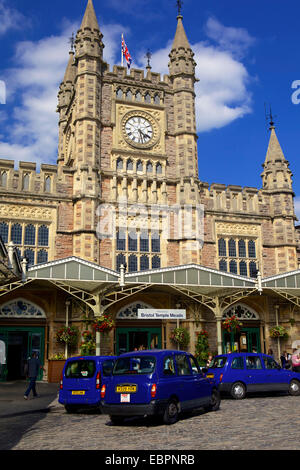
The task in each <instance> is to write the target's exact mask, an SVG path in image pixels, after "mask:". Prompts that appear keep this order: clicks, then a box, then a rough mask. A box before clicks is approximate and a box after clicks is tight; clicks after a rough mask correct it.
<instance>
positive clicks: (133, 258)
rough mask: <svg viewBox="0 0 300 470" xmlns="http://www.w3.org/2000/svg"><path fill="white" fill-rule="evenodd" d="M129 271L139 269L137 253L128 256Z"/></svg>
mask: <svg viewBox="0 0 300 470" xmlns="http://www.w3.org/2000/svg"><path fill="white" fill-rule="evenodd" d="M128 271H129V272H130V273H132V272H134V271H137V257H136V256H135V255H130V256H129V258H128Z"/></svg>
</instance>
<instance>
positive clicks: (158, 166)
mask: <svg viewBox="0 0 300 470" xmlns="http://www.w3.org/2000/svg"><path fill="white" fill-rule="evenodd" d="M156 174H157V175H161V174H162V166H161V164H160V163H158V164H157V165H156Z"/></svg>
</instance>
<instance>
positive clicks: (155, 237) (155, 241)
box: [151, 232, 160, 253]
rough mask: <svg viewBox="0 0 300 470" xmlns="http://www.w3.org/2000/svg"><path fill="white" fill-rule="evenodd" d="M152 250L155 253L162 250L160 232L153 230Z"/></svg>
mask: <svg viewBox="0 0 300 470" xmlns="http://www.w3.org/2000/svg"><path fill="white" fill-rule="evenodd" d="M151 251H152V252H153V253H159V252H160V239H159V234H158V232H153V233H152V234H151Z"/></svg>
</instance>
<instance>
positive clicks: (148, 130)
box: [125, 116, 153, 145]
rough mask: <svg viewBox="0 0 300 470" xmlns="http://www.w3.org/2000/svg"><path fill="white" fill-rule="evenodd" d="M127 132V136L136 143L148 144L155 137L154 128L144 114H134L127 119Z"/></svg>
mask: <svg viewBox="0 0 300 470" xmlns="http://www.w3.org/2000/svg"><path fill="white" fill-rule="evenodd" d="M125 132H126V135H127V138H128V139H130V140H131V141H132V143H136V144H141V145H143V144H148V143H149V142H150V141H151V139H152V137H153V128H152V125H151V124H150V122H149V121H148V119H145V118H144V117H142V116H133V117H131V118H129V119H128V120H127V121H126V124H125Z"/></svg>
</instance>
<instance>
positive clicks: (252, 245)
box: [248, 240, 256, 258]
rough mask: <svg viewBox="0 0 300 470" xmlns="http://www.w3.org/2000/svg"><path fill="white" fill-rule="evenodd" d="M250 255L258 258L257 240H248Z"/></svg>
mask: <svg viewBox="0 0 300 470" xmlns="http://www.w3.org/2000/svg"><path fill="white" fill-rule="evenodd" d="M248 256H249V258H256V249H255V242H254V241H253V240H249V242H248Z"/></svg>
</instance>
